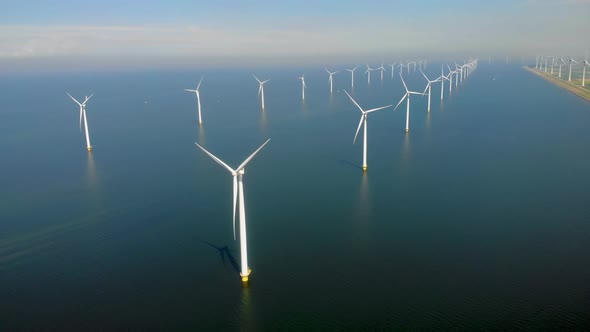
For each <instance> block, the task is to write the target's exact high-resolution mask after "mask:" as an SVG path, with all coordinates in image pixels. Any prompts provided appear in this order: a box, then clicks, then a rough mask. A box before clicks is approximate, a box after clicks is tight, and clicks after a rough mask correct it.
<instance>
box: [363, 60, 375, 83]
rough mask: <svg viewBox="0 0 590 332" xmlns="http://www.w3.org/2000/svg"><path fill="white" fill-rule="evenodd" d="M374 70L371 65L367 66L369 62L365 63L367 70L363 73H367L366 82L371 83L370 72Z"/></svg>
mask: <svg viewBox="0 0 590 332" xmlns="http://www.w3.org/2000/svg"><path fill="white" fill-rule="evenodd" d="M373 70H375V69H373V68H371V67H369V64H368V63H367V71H365V74H367V84H371V72H372V71H373Z"/></svg>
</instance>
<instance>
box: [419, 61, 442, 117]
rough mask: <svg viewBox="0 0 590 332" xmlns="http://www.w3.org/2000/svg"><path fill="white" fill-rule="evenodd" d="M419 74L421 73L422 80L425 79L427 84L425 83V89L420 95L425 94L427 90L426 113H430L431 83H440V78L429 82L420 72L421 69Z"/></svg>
mask: <svg viewBox="0 0 590 332" xmlns="http://www.w3.org/2000/svg"><path fill="white" fill-rule="evenodd" d="M420 72H421V73H422V76H424V78H425V79H426V81H427V82H428V83H426V88H425V89H424V92H423V93H422V94H425V93H426V90H428V112H430V95H431V93H432V83H436V82H440V77H439V78H437V79H435V80H433V81H431V80H430V79H429V78H428V76H426V74H424V72H423V71H422V69H420Z"/></svg>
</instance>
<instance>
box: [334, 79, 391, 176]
mask: <svg viewBox="0 0 590 332" xmlns="http://www.w3.org/2000/svg"><path fill="white" fill-rule="evenodd" d="M344 92H345V93H346V95H347V96H348V98H350V100H351V101H352V102H353V103H354V104H355V105H356V107H358V109H359V110H360V111H361V120H360V121H359V126H358V128H357V129H356V134H354V139H353V140H352V144H354V143H355V142H356V137H357V136H358V134H359V131H360V130H361V126H363V125H364V131H363V172H366V171H367V116H368V115H369V113H372V112H375V111H379V110H382V109H385V108H388V107H391V106H393V105H387V106H383V107H377V108H373V109H370V110H367V111H365V110H364V109H363V108H362V107H361V106H360V105H359V104H358V103H357V102H356V101H355V100H354V99H353V98H352V97H351V96H350V95H349V94H348V92H347V91H346V90H344Z"/></svg>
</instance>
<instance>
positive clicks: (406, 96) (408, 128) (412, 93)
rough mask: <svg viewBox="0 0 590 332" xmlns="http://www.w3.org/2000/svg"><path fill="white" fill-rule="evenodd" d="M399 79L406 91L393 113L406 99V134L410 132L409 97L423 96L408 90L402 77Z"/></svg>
mask: <svg viewBox="0 0 590 332" xmlns="http://www.w3.org/2000/svg"><path fill="white" fill-rule="evenodd" d="M399 77H400V78H401V79H402V83H403V84H404V88H405V89H406V93H405V94H404V96H403V97H402V99H400V101H399V103H397V105H396V106H395V108H394V109H393V110H394V111H395V110H396V109H397V108H398V106H399V105H400V104H401V103H402V102H403V101H404V99H406V133H407V132H409V131H410V95H421V96H424V94H423V93H420V92H415V91H410V90H408V86H407V85H406V82H405V81H404V78H403V76H402V75H399Z"/></svg>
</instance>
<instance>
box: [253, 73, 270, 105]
mask: <svg viewBox="0 0 590 332" xmlns="http://www.w3.org/2000/svg"><path fill="white" fill-rule="evenodd" d="M252 76H254V78H255V79H256V81H258V84H260V86H259V87H258V95H259V96H260V97H261V100H262V110H263V111H264V83H266V82H268V81H270V80H266V81H261V80H259V79H258V77H256V75H254V74H253V75H252Z"/></svg>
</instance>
